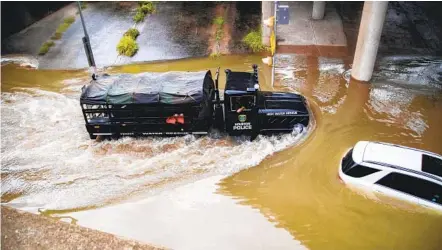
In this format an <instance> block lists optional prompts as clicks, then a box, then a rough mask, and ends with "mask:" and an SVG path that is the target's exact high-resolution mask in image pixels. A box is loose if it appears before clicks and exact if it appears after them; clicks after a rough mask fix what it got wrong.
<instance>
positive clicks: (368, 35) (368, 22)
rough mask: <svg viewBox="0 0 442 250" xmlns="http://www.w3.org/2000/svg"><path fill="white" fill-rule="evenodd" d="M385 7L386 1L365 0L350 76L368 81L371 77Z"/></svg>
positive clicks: (385, 11)
mask: <svg viewBox="0 0 442 250" xmlns="http://www.w3.org/2000/svg"><path fill="white" fill-rule="evenodd" d="M387 7H388V2H371V1H366V2H365V3H364V10H363V11H362V18H361V24H360V25H359V34H358V42H357V43H356V51H355V56H354V59H353V68H352V70H351V76H352V77H353V78H354V79H356V80H359V81H369V80H370V79H371V76H372V74H373V68H374V64H375V61H376V54H377V52H378V47H379V42H380V40H381V34H382V27H383V25H384V20H385V15H386V13H387Z"/></svg>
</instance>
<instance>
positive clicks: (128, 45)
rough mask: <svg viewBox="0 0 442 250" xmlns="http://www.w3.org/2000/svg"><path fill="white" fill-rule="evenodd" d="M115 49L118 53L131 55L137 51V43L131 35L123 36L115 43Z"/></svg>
mask: <svg viewBox="0 0 442 250" xmlns="http://www.w3.org/2000/svg"><path fill="white" fill-rule="evenodd" d="M117 51H118V54H120V55H125V56H133V55H135V54H136V53H137V51H138V44H137V42H135V40H134V39H133V38H132V37H131V36H123V37H122V38H121V39H120V42H119V43H118V44H117Z"/></svg>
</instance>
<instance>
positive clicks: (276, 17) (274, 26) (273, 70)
mask: <svg viewBox="0 0 442 250" xmlns="http://www.w3.org/2000/svg"><path fill="white" fill-rule="evenodd" d="M277 10H278V1H275V8H274V13H273V16H274V20H275V21H274V24H273V34H274V35H275V45H276V43H277V42H276V26H278V16H277V14H276V11H277ZM270 46H273V45H272V44H270ZM275 54H276V46H275V53H273V54H272V87H273V86H274V82H275V63H276V56H275Z"/></svg>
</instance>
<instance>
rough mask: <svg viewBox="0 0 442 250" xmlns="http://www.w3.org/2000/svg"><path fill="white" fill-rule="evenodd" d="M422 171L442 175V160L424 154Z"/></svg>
mask: <svg viewBox="0 0 442 250" xmlns="http://www.w3.org/2000/svg"><path fill="white" fill-rule="evenodd" d="M422 171H424V172H427V173H430V174H434V175H437V176H440V177H442V160H441V159H438V158H436V157H433V156H429V155H426V154H423V155H422Z"/></svg>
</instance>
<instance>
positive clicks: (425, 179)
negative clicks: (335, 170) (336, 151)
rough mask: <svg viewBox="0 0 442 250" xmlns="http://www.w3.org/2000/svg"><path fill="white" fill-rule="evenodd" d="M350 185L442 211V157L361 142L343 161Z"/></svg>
mask: <svg viewBox="0 0 442 250" xmlns="http://www.w3.org/2000/svg"><path fill="white" fill-rule="evenodd" d="M339 177H340V178H341V179H342V181H343V182H344V183H346V184H349V185H352V186H355V187H360V188H363V189H366V190H367V189H368V190H373V191H375V192H380V193H383V194H386V195H388V196H394V197H397V198H399V199H403V200H407V201H410V202H412V203H415V204H420V205H422V206H425V207H429V208H433V209H436V210H439V211H442V156H440V155H438V154H435V153H431V152H427V151H423V150H419V149H414V148H409V147H403V146H398V145H393V144H388V143H381V142H368V141H360V142H358V143H357V144H356V145H355V146H354V147H353V148H352V149H350V150H349V151H348V152H347V153H346V154H345V156H344V158H343V159H342V161H341V166H340V167H339Z"/></svg>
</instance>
